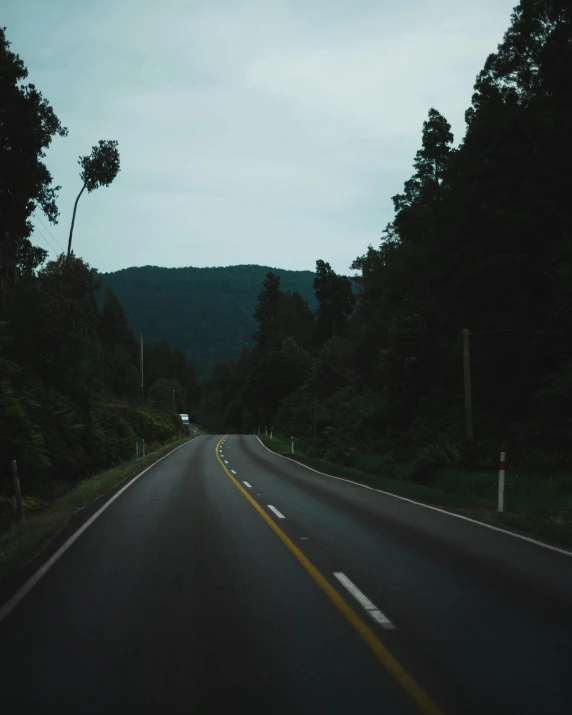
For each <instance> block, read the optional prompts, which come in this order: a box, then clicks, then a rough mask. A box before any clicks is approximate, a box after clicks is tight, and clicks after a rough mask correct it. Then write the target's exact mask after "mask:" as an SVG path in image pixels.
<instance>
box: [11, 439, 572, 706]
mask: <svg viewBox="0 0 572 715" xmlns="http://www.w3.org/2000/svg"><path fill="white" fill-rule="evenodd" d="M88 515H89V510H88V511H86V515H85V518H87V516H88ZM84 521H85V519H84ZM2 615H3V616H4V617H3V619H2V621H1V623H0V684H1V689H0V711H1V712H2V714H3V715H12V714H14V715H16V714H17V715H28V714H30V715H41V714H43V713H50V715H51V714H52V713H57V714H58V715H67V714H68V713H70V714H71V713H73V714H74V715H76V714H77V713H82V714H86V713H90V714H91V713H98V714H99V713H106V714H113V713H121V714H123V715H125V714H126V713H140V714H141V715H146V714H147V713H161V714H163V713H164V714H171V713H185V714H189V713H191V714H198V715H200V714H202V713H233V715H235V714H236V713H249V714H252V715H257V714H258V713H260V714H264V715H273V714H278V713H279V714H288V715H306V714H310V713H312V715H316V714H321V713H327V714H336V715H337V714H338V713H340V714H342V713H343V714H344V715H348V714H356V715H361V714H362V713H363V714H364V715H365V714H368V715H369V714H370V713H371V714H373V713H375V714H376V715H392V714H394V713H400V714H405V713H424V714H425V715H438V713H443V714H444V715H453V714H459V715H476V714H478V715H488V714H490V713H502V714H503V715H507V714H511V713H515V715H516V714H518V715H528V714H529V713H530V714H531V715H532V714H534V715H550V714H552V713H558V714H565V713H570V712H572V558H571V557H570V556H568V555H566V554H563V553H558V552H556V551H551V550H549V549H546V548H543V547H542V546H539V545H535V544H533V543H530V542H527V541H524V540H521V539H517V538H515V537H513V536H510V535H506V534H504V533H501V532H499V531H495V530H492V529H489V528H486V527H484V526H480V525H477V524H475V523H472V522H470V521H467V520H463V519H459V518H456V517H454V516H451V515H448V514H445V513H443V512H440V511H438V510H434V509H430V508H425V507H422V506H419V505H416V504H414V503H412V502H408V501H406V500H400V499H397V498H394V497H391V496H388V495H384V494H382V493H380V492H376V491H374V490H371V489H367V488H363V487H360V486H358V485H354V484H351V483H349V482H346V481H343V480H338V479H334V478H330V477H326V476H323V475H320V474H318V473H315V472H312V471H310V470H308V469H306V468H304V467H302V466H300V465H297V464H296V463H294V462H292V461H290V460H287V459H284V458H281V457H279V456H277V455H274V454H273V453H271V452H269V451H268V450H266V449H265V448H264V446H263V445H261V443H260V442H259V441H258V440H257V439H256V438H255V437H254V436H236V435H231V436H229V437H228V438H226V439H225V440H224V441H222V438H220V437H200V438H198V439H196V440H194V441H192V442H190V443H187V444H185V445H184V446H183V447H180V448H179V449H177V450H176V451H174V452H173V453H172V454H170V455H169V456H168V457H166V458H165V459H163V460H162V461H160V462H159V463H158V464H156V465H155V466H153V467H152V468H151V469H149V470H148V471H147V472H145V473H144V474H143V475H142V476H141V477H140V478H138V479H136V480H135V481H133V482H132V483H131V485H130V486H129V487H128V488H127V489H126V490H125V491H123V492H122V493H121V494H119V496H117V498H116V499H115V500H114V501H113V502H112V503H111V504H110V505H109V506H108V508H106V509H105V510H104V511H103V512H102V513H101V515H100V516H99V517H98V518H96V519H95V520H94V521H93V523H91V524H90V525H89V526H88V527H87V528H86V529H85V530H84V531H83V533H81V535H80V536H79V537H78V538H77V539H76V540H75V541H74V543H73V544H72V545H71V546H70V547H69V548H68V549H67V550H65V552H64V553H63V554H62V555H61V557H60V558H58V559H57V560H56V561H55V562H54V564H53V565H52V566H51V568H49V570H48V571H47V572H46V573H45V575H43V577H42V578H41V579H40V580H39V581H38V582H37V583H36V585H35V586H34V587H33V588H32V589H31V590H30V591H29V592H28V593H27V594H26V595H25V596H23V597H22V598H21V599H20V598H19V597H18V596H17V595H16V597H15V598H13V599H12V601H10V603H9V606H8V607H6V605H4V610H3V611H2V610H0V618H1V617H2Z"/></svg>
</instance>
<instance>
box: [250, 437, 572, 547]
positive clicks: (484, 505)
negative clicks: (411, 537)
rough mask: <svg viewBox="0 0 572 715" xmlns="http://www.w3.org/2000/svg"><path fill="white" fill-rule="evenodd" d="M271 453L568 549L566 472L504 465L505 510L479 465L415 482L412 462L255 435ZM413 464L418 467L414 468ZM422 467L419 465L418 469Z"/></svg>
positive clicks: (490, 476) (570, 508)
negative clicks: (346, 458)
mask: <svg viewBox="0 0 572 715" xmlns="http://www.w3.org/2000/svg"><path fill="white" fill-rule="evenodd" d="M260 439H261V440H262V442H263V443H264V444H265V445H266V446H267V447H268V448H269V449H272V450H273V451H274V452H276V453H277V454H281V455H283V456H285V457H290V458H291V459H294V460H296V461H297V462H300V463H301V464H305V465H306V466H308V467H311V468H312V469H316V470H318V471H320V472H324V473H325V474H329V475H331V476H334V477H342V478H344V479H349V480H351V481H354V482H358V483H360V484H365V485H367V486H370V487H374V488H375V489H380V490H382V491H385V492H389V493H390V494H395V495H397V496H402V497H406V498H408V499H413V500H414V501H419V502H422V503H424V504H430V505H432V506H441V507H443V508H445V509H448V510H450V511H453V512H455V513H459V514H463V515H464V516H468V517H470V518H473V519H477V520H479V521H483V522H486V523H489V524H492V525H495V526H498V527H502V528H506V529H508V530H511V531H515V532H517V533H522V534H523V535H527V536H530V537H533V538H539V539H542V540H545V541H547V542H552V543H554V544H557V545H560V546H565V547H568V548H572V475H570V474H565V473H560V474H556V473H555V474H554V475H553V476H544V477H540V476H537V477H532V476H528V475H527V476H525V475H523V474H522V473H521V470H519V469H512V470H511V469H508V470H507V474H506V486H505V511H504V512H503V513H499V512H498V511H497V494H498V472H495V471H493V470H491V471H490V472H487V471H484V470H483V469H480V470H478V471H476V470H475V471H470V470H463V469H459V468H457V469H455V468H430V469H429V470H427V471H428V476H427V481H429V482H430V484H419V483H418V482H416V481H413V480H412V477H413V479H416V478H418V475H419V473H420V471H419V470H418V465H415V464H413V463H400V462H393V461H384V460H383V456H382V455H369V454H364V455H356V456H355V458H353V459H352V461H353V462H354V463H356V462H357V463H358V464H360V466H362V467H366V468H365V469H364V468H362V469H356V468H355V467H353V466H344V465H341V464H339V463H336V462H333V461H328V460H326V459H321V458H318V457H315V456H311V455H309V454H308V450H307V449H306V447H305V445H304V444H303V443H302V442H301V441H300V440H298V441H295V442H294V447H295V453H294V454H292V453H291V444H290V440H289V439H287V438H284V437H279V436H278V437H273V439H270V438H269V437H262V436H261V437H260ZM416 469H417V470H418V471H417V472H416ZM421 472H422V470H421Z"/></svg>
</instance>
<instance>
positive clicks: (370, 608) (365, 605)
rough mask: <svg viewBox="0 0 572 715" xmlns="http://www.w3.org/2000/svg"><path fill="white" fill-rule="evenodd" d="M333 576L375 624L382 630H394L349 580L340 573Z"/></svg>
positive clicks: (387, 619) (337, 572) (377, 609)
mask: <svg viewBox="0 0 572 715" xmlns="http://www.w3.org/2000/svg"><path fill="white" fill-rule="evenodd" d="M334 576H335V577H336V578H337V579H338V581H339V582H340V583H341V584H342V586H343V587H344V588H345V589H347V590H348V591H349V592H350V593H351V594H352V596H353V597H354V598H355V599H356V601H358V602H359V604H360V605H361V606H362V607H363V608H364V609H365V610H366V611H367V612H368V613H369V615H370V616H371V617H372V618H373V620H374V621H376V623H379V625H380V626H382V628H386V629H388V630H389V629H394V628H395V626H394V625H393V623H392V622H391V621H390V620H389V618H387V616H385V615H384V614H383V613H382V612H381V611H380V610H379V608H377V606H375V605H374V604H373V603H372V602H371V601H370V600H369V598H368V597H367V596H366V595H365V594H364V593H362V592H361V591H360V590H359V588H358V587H357V586H356V585H355V584H354V583H352V582H351V581H350V580H349V578H348V577H347V576H346V575H345V574H344V573H342V572H341V571H334Z"/></svg>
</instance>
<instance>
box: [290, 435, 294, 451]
mask: <svg viewBox="0 0 572 715" xmlns="http://www.w3.org/2000/svg"><path fill="white" fill-rule="evenodd" d="M290 439H291V441H292V454H294V436H293V435H292V437H290Z"/></svg>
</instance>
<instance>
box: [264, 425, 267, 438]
mask: <svg viewBox="0 0 572 715" xmlns="http://www.w3.org/2000/svg"><path fill="white" fill-rule="evenodd" d="M264 436H265V437H268V427H266V429H265V432H264Z"/></svg>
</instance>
